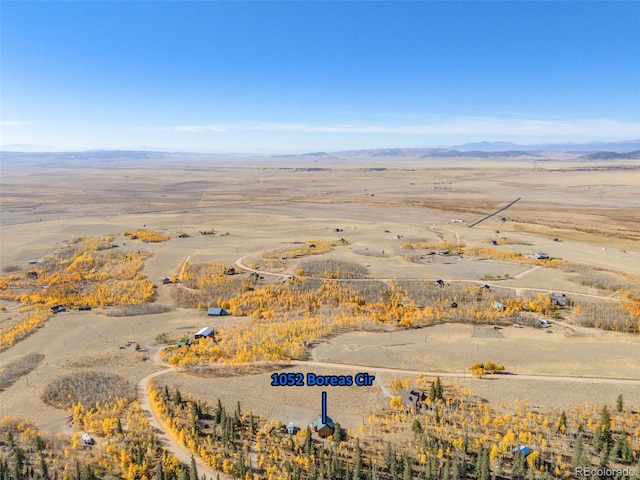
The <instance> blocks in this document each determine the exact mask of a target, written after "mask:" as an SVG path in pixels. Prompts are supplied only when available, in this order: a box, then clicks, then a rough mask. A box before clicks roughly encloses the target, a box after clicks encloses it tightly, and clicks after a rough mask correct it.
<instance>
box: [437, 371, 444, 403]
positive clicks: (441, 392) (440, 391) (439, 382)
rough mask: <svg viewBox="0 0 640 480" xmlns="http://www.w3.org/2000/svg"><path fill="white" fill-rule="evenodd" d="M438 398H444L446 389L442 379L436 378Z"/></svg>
mask: <svg viewBox="0 0 640 480" xmlns="http://www.w3.org/2000/svg"><path fill="white" fill-rule="evenodd" d="M436 400H444V390H443V388H442V380H440V377H437V378H436Z"/></svg>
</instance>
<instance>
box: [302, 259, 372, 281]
mask: <svg viewBox="0 0 640 480" xmlns="http://www.w3.org/2000/svg"><path fill="white" fill-rule="evenodd" d="M298 268H299V269H300V270H302V275H303V276H308V277H321V278H334V279H338V278H340V279H353V278H370V275H369V272H368V271H367V268H366V267H364V266H362V265H359V264H357V263H354V262H344V261H338V260H330V259H323V260H307V261H304V262H301V263H300V265H299V267H298Z"/></svg>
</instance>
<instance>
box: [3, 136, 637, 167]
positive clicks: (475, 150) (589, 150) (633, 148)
mask: <svg viewBox="0 0 640 480" xmlns="http://www.w3.org/2000/svg"><path fill="white" fill-rule="evenodd" d="M554 152H555V153H557V154H562V155H563V157H564V158H574V159H578V160H625V159H626V160H637V159H640V140H629V141H625V142H591V143H554V144H535V145H518V144H515V143H510V142H478V143H465V144H463V145H458V146H454V147H450V148H426V147H424V148H377V149H363V150H346V151H340V152H322V151H319V152H309V153H302V154H292V155H272V156H271V158H306V159H315V160H316V161H318V160H329V159H334V160H339V159H345V158H354V157H358V158H367V157H368V158H513V159H517V158H521V159H536V158H552V154H553V153H554ZM0 155H1V156H2V158H3V159H4V160H11V159H13V160H20V159H25V160H26V159H29V160H39V161H47V162H51V161H54V162H55V161H56V160H59V161H69V160H93V161H98V162H114V161H120V160H128V159H133V160H153V159H160V158H175V157H187V156H189V157H196V156H197V157H200V158H203V159H205V158H207V157H217V158H227V157H240V156H242V157H246V158H249V157H264V155H252V154H239V153H225V154H215V153H196V152H180V151H175V152H170V151H157V150H87V151H77V152H45V151H33V152H24V151H18V152H16V151H0Z"/></svg>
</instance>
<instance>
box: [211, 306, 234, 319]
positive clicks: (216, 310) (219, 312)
mask: <svg viewBox="0 0 640 480" xmlns="http://www.w3.org/2000/svg"><path fill="white" fill-rule="evenodd" d="M207 315H208V316H209V317H219V316H221V315H229V312H227V311H226V310H225V309H224V308H213V307H212V308H210V309H208V310H207Z"/></svg>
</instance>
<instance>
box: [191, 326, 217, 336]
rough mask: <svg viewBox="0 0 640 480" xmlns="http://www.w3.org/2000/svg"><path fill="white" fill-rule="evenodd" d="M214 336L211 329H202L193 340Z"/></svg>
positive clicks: (213, 331)
mask: <svg viewBox="0 0 640 480" xmlns="http://www.w3.org/2000/svg"><path fill="white" fill-rule="evenodd" d="M214 334H215V330H214V329H213V328H212V327H203V328H201V329H200V330H198V331H197V332H196V333H195V335H194V336H193V338H207V337H213V336H214Z"/></svg>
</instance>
